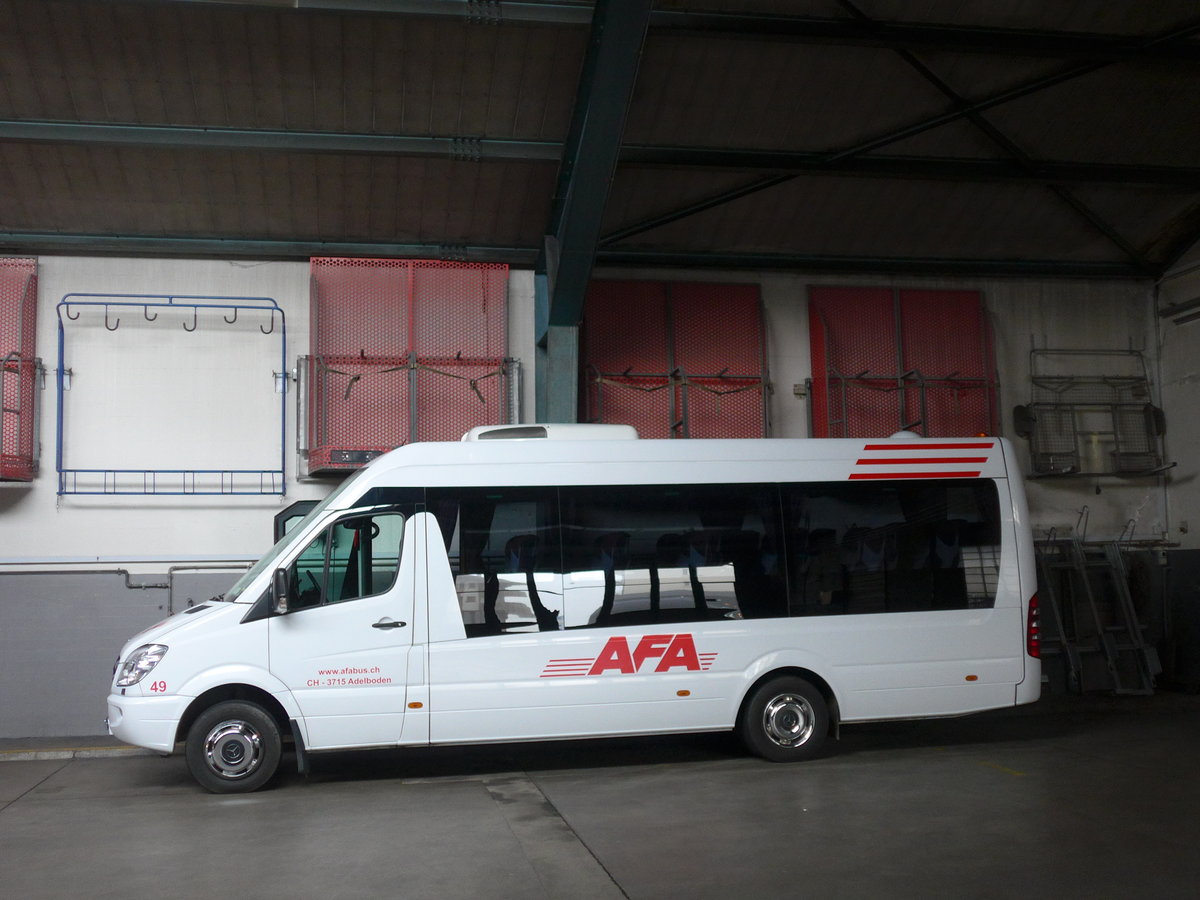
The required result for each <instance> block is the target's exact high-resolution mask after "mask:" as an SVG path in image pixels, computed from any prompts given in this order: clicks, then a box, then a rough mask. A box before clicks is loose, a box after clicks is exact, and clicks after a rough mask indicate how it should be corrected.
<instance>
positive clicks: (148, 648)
mask: <svg viewBox="0 0 1200 900" xmlns="http://www.w3.org/2000/svg"><path fill="white" fill-rule="evenodd" d="M166 652H167V645H166V644H142V646H140V647H138V648H137V649H136V650H134V651H133V652H132V653H130V654H129V658H128V659H126V660H125V663H124V665H122V666H121V671H120V674H118V675H117V687H129V686H131V685H134V684H137V683H138V682H139V681H141V680H142V679H143V678H145V677H146V675H148V674H149V673H150V672H151V671H152V670H153V669H154V667H155V666H157V665H158V663H159V661H160V660H161V659H162V658H163V656H164V655H165V654H166Z"/></svg>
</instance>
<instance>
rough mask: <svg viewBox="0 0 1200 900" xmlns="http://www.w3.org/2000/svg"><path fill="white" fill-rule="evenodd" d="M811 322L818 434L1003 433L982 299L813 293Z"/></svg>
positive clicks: (869, 291) (877, 291)
mask: <svg viewBox="0 0 1200 900" xmlns="http://www.w3.org/2000/svg"><path fill="white" fill-rule="evenodd" d="M897 319H899V322H900V340H899V341H897V335H896V323H897ZM809 321H810V325H811V328H812V330H811V340H812V360H813V386H814V390H813V394H814V396H813V433H814V435H816V436H817V437H877V436H880V435H886V434H890V433H892V432H894V431H895V430H896V429H897V428H900V427H907V428H911V429H913V430H915V431H918V432H920V433H922V434H925V435H928V436H950V435H964V434H975V433H978V432H986V433H989V434H992V433H995V412H994V411H995V383H994V378H993V377H992V374H991V373H992V372H993V371H994V369H995V366H994V364H993V362H992V356H993V354H992V348H991V342H990V339H989V336H988V333H987V327H986V320H985V318H984V315H983V302H982V298H981V296H980V295H979V293H978V292H976V291H919V290H903V291H895V290H893V289H891V288H853V287H850V288H845V287H813V288H810V290H809Z"/></svg>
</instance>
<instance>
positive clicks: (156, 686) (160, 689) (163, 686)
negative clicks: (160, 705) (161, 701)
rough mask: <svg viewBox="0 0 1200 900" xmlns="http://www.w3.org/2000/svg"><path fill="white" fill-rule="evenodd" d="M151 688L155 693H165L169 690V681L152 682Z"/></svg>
mask: <svg viewBox="0 0 1200 900" xmlns="http://www.w3.org/2000/svg"><path fill="white" fill-rule="evenodd" d="M150 690H151V691H153V692H154V693H155V694H165V693H166V692H167V683H166V682H165V681H154V682H151V684H150Z"/></svg>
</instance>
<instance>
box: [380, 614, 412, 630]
mask: <svg viewBox="0 0 1200 900" xmlns="http://www.w3.org/2000/svg"><path fill="white" fill-rule="evenodd" d="M407 624H408V623H407V622H397V621H396V620H395V619H389V618H388V617H387V616H384V617H383V618H382V619H380V620H379V621H378V622H376V623H375V624H374V625H372V626H371V627H372V628H403V627H404V626H405V625H407Z"/></svg>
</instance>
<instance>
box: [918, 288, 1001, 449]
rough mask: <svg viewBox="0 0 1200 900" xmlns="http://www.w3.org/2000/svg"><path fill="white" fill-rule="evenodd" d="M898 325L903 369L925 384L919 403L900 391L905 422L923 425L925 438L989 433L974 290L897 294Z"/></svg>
mask: <svg viewBox="0 0 1200 900" xmlns="http://www.w3.org/2000/svg"><path fill="white" fill-rule="evenodd" d="M900 320H901V323H902V326H901V331H902V334H903V337H904V342H903V343H904V360H903V365H904V369H905V371H912V372H917V373H920V375H921V376H922V378H923V380H924V384H925V391H924V396H923V398H922V394H921V392H920V391H914V390H906V391H905V417H906V419H907V420H908V421H918V420H919V421H921V422H923V424H924V428H923V429H922V431H923V432H924V433H925V434H928V435H935V436H936V435H960V434H977V433H979V432H984V433H987V434H993V433H995V421H994V409H995V396H994V389H993V377H992V373H991V372H989V371H988V368H989V366H990V365H991V360H992V349H991V342H990V340H989V336H988V333H987V327H986V320H985V318H984V312H983V298H982V297H981V296H980V295H979V294H978V293H977V292H975V291H913V290H905V291H901V292H900ZM948 335H953V339H952V340H947V336H948ZM922 399H923V403H922Z"/></svg>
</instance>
